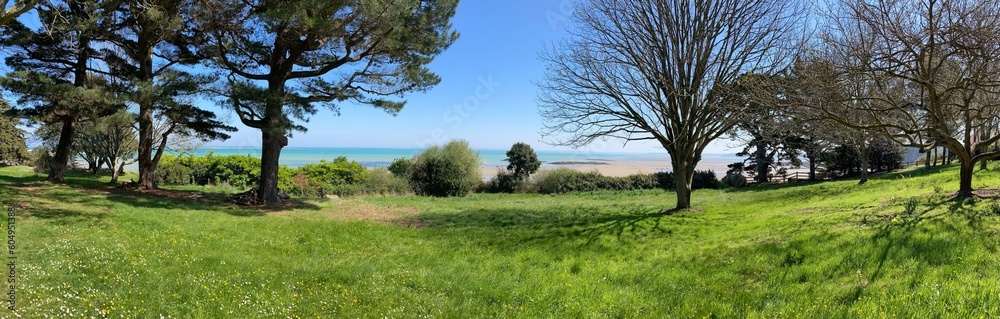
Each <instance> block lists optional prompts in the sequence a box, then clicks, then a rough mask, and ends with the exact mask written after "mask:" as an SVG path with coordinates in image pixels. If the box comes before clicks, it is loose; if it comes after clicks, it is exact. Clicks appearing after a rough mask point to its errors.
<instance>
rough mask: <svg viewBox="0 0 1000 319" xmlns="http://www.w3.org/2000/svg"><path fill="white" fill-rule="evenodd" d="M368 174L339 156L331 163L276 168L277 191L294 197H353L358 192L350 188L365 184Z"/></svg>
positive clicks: (356, 163)
mask: <svg viewBox="0 0 1000 319" xmlns="http://www.w3.org/2000/svg"><path fill="white" fill-rule="evenodd" d="M368 173H369V172H368V169H367V168H365V166H364V165H361V163H358V162H356V161H348V160H347V158H346V157H343V156H341V157H337V158H336V159H334V160H333V162H328V161H326V160H321V161H320V162H319V163H311V164H306V165H303V166H299V167H298V168H295V169H291V168H288V167H286V166H281V167H279V169H278V188H280V189H281V190H282V192H285V193H287V194H290V195H295V196H298V197H323V196H324V195H327V194H334V195H338V196H339V195H353V194H355V193H357V192H360V191H359V190H354V189H352V188H351V187H353V186H354V185H358V184H361V183H362V182H364V181H366V180H368ZM349 185H350V186H349Z"/></svg>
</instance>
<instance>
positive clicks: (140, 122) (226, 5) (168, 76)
mask: <svg viewBox="0 0 1000 319" xmlns="http://www.w3.org/2000/svg"><path fill="white" fill-rule="evenodd" d="M32 5H33V6H34V11H35V12H36V13H37V21H34V20H32V19H30V18H26V17H24V16H21V18H19V19H17V20H10V21H8V22H7V23H5V24H4V25H3V26H2V28H0V47H3V48H4V49H5V50H6V51H7V52H9V54H8V55H7V58H6V60H5V61H6V64H7V66H8V67H9V68H10V69H11V70H12V71H11V72H9V73H7V74H6V75H4V76H3V77H2V78H0V85H3V87H4V88H5V89H6V90H7V91H9V92H11V93H13V95H14V96H16V97H17V103H15V104H13V105H11V106H12V107H11V108H10V109H8V110H6V111H5V112H4V113H5V114H7V115H9V116H12V117H15V118H18V119H23V120H26V121H27V122H28V123H30V124H37V125H40V126H41V127H46V129H45V130H47V131H48V133H49V134H50V135H49V139H48V140H50V141H52V144H53V145H52V147H53V150H54V155H53V158H52V164H51V165H50V166H49V167H48V177H47V179H48V180H49V181H53V182H60V181H62V179H63V174H64V170H65V168H66V166H67V164H68V162H69V161H70V160H71V158H72V157H74V155H75V154H81V155H83V157H84V158H85V159H86V160H87V161H88V162H91V167H92V168H95V167H96V168H97V169H99V168H100V167H101V166H102V165H108V167H109V168H111V169H112V171H113V172H118V171H120V167H121V166H123V165H124V164H126V163H127V162H130V161H135V162H137V163H138V168H139V186H140V187H142V188H147V189H152V188H156V187H157V186H156V178H155V171H156V169H157V166H158V164H159V162H160V160H161V158H162V156H163V154H164V152H165V151H166V150H167V149H169V148H171V147H172V146H174V145H176V144H177V143H178V140H181V141H188V140H192V139H197V140H204V141H208V140H217V139H218V140H224V139H227V138H229V133H230V132H233V131H235V130H236V128H235V127H233V126H231V125H229V124H228V123H226V122H224V121H222V120H221V119H219V118H217V117H216V115H215V113H213V112H210V111H208V110H205V109H202V108H200V107H199V106H197V105H196V103H194V102H195V100H197V99H199V98H207V99H209V100H212V101H214V102H216V103H217V104H219V105H220V106H223V107H224V108H227V109H230V110H232V111H234V113H235V114H236V115H237V117H238V118H239V120H240V122H241V123H242V124H244V125H246V126H249V127H252V128H256V129H259V130H260V132H261V138H262V141H263V142H262V145H261V148H262V150H263V156H262V161H261V176H260V181H259V183H258V185H257V188H258V189H259V192H257V194H259V195H258V196H259V200H261V201H264V202H274V201H277V200H278V188H277V176H278V158H279V156H280V152H281V149H282V148H283V147H284V146H286V145H287V144H288V140H287V139H288V136H289V135H290V134H291V133H292V132H294V131H304V130H305V128H304V127H303V126H301V125H299V124H296V122H297V121H305V120H308V117H309V116H310V115H312V114H314V113H315V112H316V110H317V107H326V108H329V109H331V110H333V111H335V112H336V111H337V110H338V109H339V107H341V106H342V105H343V104H344V103H351V104H353V105H367V106H371V107H375V108H379V109H382V110H385V111H386V112H387V113H389V114H391V115H395V114H396V113H397V112H398V111H399V110H400V109H401V108H402V107H403V106H404V105H405V99H404V98H403V95H404V94H405V93H407V92H414V91H425V90H427V89H429V88H431V87H433V86H434V85H436V84H437V83H438V82H439V81H440V79H439V77H438V76H437V75H436V74H434V73H433V72H431V71H430V70H429V69H428V68H427V64H429V63H430V62H431V61H432V60H433V59H434V58H435V57H436V56H437V55H439V54H440V53H441V52H442V51H443V50H445V49H446V48H448V47H449V46H450V45H451V44H452V43H453V42H454V41H455V40H456V39H457V37H458V33H457V32H455V31H454V30H453V29H452V27H451V23H450V20H451V18H452V16H454V14H455V7H456V6H457V0H421V1H406V0H394V1H375V0H353V1H233V0H153V1H135V0H109V1H103V0H51V1H49V0H46V1H37V2H25V1H19V2H17V3H16V5H15V6H12V7H10V9H8V10H7V12H8V13H7V15H10V16H13V15H16V14H17V13H20V12H23V11H24V10H22V9H21V8H23V7H27V8H30V7H31V6H32ZM7 15H0V22H3V21H2V19H3V17H5V16H7ZM126 110H131V112H126ZM122 130H134V133H132V132H128V133H129V134H124V135H122V133H126V132H124V131H122ZM125 135H129V136H132V135H134V136H135V138H134V140H133V139H130V138H127V137H126V136H125ZM109 143H110V144H114V145H106V144H109ZM102 144H104V145H102ZM98 154H100V155H98Z"/></svg>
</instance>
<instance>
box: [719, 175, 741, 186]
mask: <svg viewBox="0 0 1000 319" xmlns="http://www.w3.org/2000/svg"><path fill="white" fill-rule="evenodd" d="M722 185H724V186H727V187H744V186H747V178H746V177H745V176H743V174H739V173H733V172H729V173H726V176H724V177H722Z"/></svg>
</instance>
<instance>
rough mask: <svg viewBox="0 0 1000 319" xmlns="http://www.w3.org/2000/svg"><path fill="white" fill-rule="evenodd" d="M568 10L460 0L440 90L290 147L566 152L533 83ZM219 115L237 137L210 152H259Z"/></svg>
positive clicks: (323, 124)
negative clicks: (547, 135) (453, 146)
mask: <svg viewBox="0 0 1000 319" xmlns="http://www.w3.org/2000/svg"><path fill="white" fill-rule="evenodd" d="M571 3H572V2H571V0H534V1H531V0H514V1H481V0H465V1H461V2H460V4H459V7H458V12H457V13H456V15H455V17H454V19H453V20H452V22H453V25H454V28H455V30H457V31H458V32H459V33H460V34H461V36H460V37H459V39H458V41H456V42H455V43H454V44H453V45H452V46H451V47H450V48H449V49H448V50H446V51H445V52H444V53H443V54H441V55H440V56H438V57H437V58H436V59H435V60H434V62H433V63H432V64H431V65H430V68H431V70H432V71H434V72H435V73H437V74H438V75H440V76H441V83H440V84H439V85H437V86H436V87H434V88H433V89H431V90H430V91H428V92H426V93H411V94H408V95H407V96H406V99H407V101H408V102H407V105H406V107H405V108H404V109H403V110H402V111H401V112H400V113H399V114H398V115H397V116H395V117H393V116H390V115H388V114H386V113H384V112H382V111H378V110H374V109H371V108H366V107H362V106H355V105H343V106H342V107H341V115H340V116H335V115H334V114H333V113H332V112H330V111H329V110H326V109H322V110H321V111H320V112H319V113H317V114H315V115H313V116H312V117H311V119H310V121H309V122H308V123H306V124H305V126H306V127H307V128H308V131H307V132H305V133H301V132H296V133H294V135H293V137H292V138H291V139H290V140H289V146H290V147H392V148H423V147H425V146H427V144H428V143H431V144H443V143H446V142H447V141H449V140H451V139H454V138H463V139H466V140H468V141H469V143H470V144H471V145H472V147H474V148H480V149H506V148H509V147H510V145H512V144H514V143H515V142H518V141H523V142H526V143H529V144H531V145H532V146H533V147H535V148H536V149H542V150H551V149H565V150H570V148H566V147H554V146H550V145H547V144H545V143H543V142H542V137H541V136H540V134H539V131H540V129H541V125H542V124H541V123H542V119H541V116H540V115H539V114H538V108H537V103H536V101H535V98H536V96H537V89H536V87H535V85H534V84H533V83H532V81H537V80H539V79H541V78H542V74H543V71H544V69H545V65H544V64H543V63H542V62H541V61H540V60H539V59H538V53H539V52H540V51H541V50H542V48H543V47H545V46H546V45H548V44H551V43H552V42H553V41H556V40H557V39H559V38H561V37H563V36H564V35H565V31H564V30H565V28H566V27H567V26H568V23H570V22H569V20H568V16H567V14H568V13H569V12H570V9H571V8H570V6H571ZM212 107H214V106H212ZM456 109H457V110H456ZM462 109H471V111H462ZM220 111H221V112H220V113H221V114H220V115H223V116H228V118H229V119H230V122H233V123H235V125H236V126H237V127H239V128H240V131H239V132H237V133H235V134H233V138H231V139H229V140H227V141H213V142H210V143H208V145H213V146H214V145H225V146H247V147H254V146H259V145H260V144H259V143H260V133H259V131H257V130H255V129H251V128H248V127H245V126H243V125H242V124H241V123H239V121H238V119H237V118H236V117H235V115H231V114H229V113H231V112H230V111H228V110H220ZM227 114H228V115H227ZM716 144H719V146H718V147H714V148H712V149H709V150H707V152H708V153H722V152H726V151H725V149H726V148H725V147H724V145H723V144H724V143H716ZM589 148H590V150H592V151H610V152H644V153H647V152H656V153H664V154H666V152H665V151H663V149H662V148H661V147H659V146H658V144H656V143H649V142H647V143H629V144H628V147H623V146H622V143H621V142H620V141H615V140H612V141H607V142H604V143H596V144H595V145H591V146H589ZM731 152H735V151H731Z"/></svg>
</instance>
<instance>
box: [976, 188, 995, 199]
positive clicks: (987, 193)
mask: <svg viewBox="0 0 1000 319" xmlns="http://www.w3.org/2000/svg"><path fill="white" fill-rule="evenodd" d="M972 195H975V196H976V197H979V198H1000V189H996V188H984V189H977V190H974V191H972Z"/></svg>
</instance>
